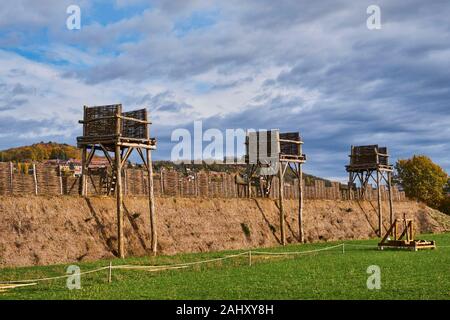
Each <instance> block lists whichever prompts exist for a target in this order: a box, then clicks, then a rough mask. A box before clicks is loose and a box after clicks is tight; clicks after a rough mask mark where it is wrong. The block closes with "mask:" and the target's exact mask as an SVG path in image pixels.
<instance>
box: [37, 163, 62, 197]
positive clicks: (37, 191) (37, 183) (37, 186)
mask: <svg viewBox="0 0 450 320" xmlns="http://www.w3.org/2000/svg"><path fill="white" fill-rule="evenodd" d="M58 168H59V166H58ZM60 170H61V169H60ZM33 182H34V195H35V196H37V195H38V182H37V174H36V164H35V163H33Z"/></svg>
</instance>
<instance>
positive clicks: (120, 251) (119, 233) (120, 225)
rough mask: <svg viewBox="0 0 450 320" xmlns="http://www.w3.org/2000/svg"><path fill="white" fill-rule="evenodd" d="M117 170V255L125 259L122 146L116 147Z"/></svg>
mask: <svg viewBox="0 0 450 320" xmlns="http://www.w3.org/2000/svg"><path fill="white" fill-rule="evenodd" d="M115 160H116V165H115V168H114V169H115V170H116V201H117V240H118V250H117V253H118V255H119V257H120V258H124V257H125V252H124V237H123V210H122V209H123V208H122V201H123V199H122V165H121V156H120V146H118V145H116V150H115Z"/></svg>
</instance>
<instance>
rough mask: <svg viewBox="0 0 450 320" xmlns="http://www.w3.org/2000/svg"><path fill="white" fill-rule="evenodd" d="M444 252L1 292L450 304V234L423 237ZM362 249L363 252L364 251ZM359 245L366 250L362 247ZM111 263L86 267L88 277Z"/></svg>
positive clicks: (242, 266) (259, 259)
mask: <svg viewBox="0 0 450 320" xmlns="http://www.w3.org/2000/svg"><path fill="white" fill-rule="evenodd" d="M421 238H425V239H427V240H436V241H437V245H438V249H437V250H425V251H420V252H410V251H393V250H384V251H378V250H377V249H376V248H375V244H376V242H377V241H376V240H367V241H348V242H346V245H345V253H343V252H342V247H337V248H334V249H330V250H327V251H320V252H316V253H308V254H302V255H296V256H291V255H287V256H281V257H280V256H257V255H255V254H253V255H252V265H251V266H250V265H249V257H248V255H245V256H240V257H236V258H233V259H229V260H224V261H215V262H210V263H207V264H203V265H200V266H199V265H194V266H190V267H188V268H183V269H177V270H165V271H158V272H150V271H148V270H120V269H114V270H113V273H112V283H108V281H107V279H108V270H102V271H100V272H97V273H91V274H86V275H82V276H81V289H79V290H68V289H67V287H66V279H58V280H51V281H45V282H40V283H39V284H38V285H35V286H31V287H23V288H16V289H11V290H8V291H6V292H3V293H0V299H450V234H448V233H447V234H440V235H425V236H421ZM336 244H339V243H318V244H305V245H290V246H286V247H284V248H281V247H278V248H271V249H257V250H259V251H270V252H289V251H305V250H314V249H320V248H325V247H330V246H333V245H336ZM357 245H358V246H357ZM359 245H360V246H359ZM239 252H242V251H228V252H218V253H203V254H183V255H177V256H158V257H142V258H128V259H125V260H118V259H117V260H114V261H113V265H119V264H135V265H145V264H147V265H148V264H151V265H163V264H174V263H185V262H193V261H200V260H205V259H212V258H217V257H223V256H225V255H227V254H235V253H239ZM107 265H109V261H97V262H93V263H80V264H78V266H79V267H80V268H81V272H84V271H89V270H92V269H95V268H98V267H103V266H107ZM370 265H378V266H379V267H380V268H381V289H380V290H368V289H367V286H366V281H367V278H368V277H369V274H367V273H366V270H367V268H368V267H369V266H370ZM66 268H67V265H55V266H45V267H29V268H5V269H0V281H5V280H17V279H34V278H40V277H50V276H59V275H64V274H65V272H66Z"/></svg>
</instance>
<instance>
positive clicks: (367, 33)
mask: <svg viewBox="0 0 450 320" xmlns="http://www.w3.org/2000/svg"><path fill="white" fill-rule="evenodd" d="M372 4H375V5H378V6H379V7H380V8H381V23H382V25H381V29H379V30H369V29H368V28H367V25H366V20H367V18H368V17H369V14H367V12H366V10H367V7H368V6H369V5H372ZM69 5H78V6H79V7H80V8H81V29H80V30H69V29H68V28H67V27H66V20H67V18H68V17H69V14H67V13H66V10H67V7H68V6H69ZM449 17H450V3H449V2H448V1H447V0H444V1H439V0H434V1H430V2H427V1H422V0H420V1H419V0H417V1H416V0H411V1H392V0H390V1H375V0H370V1H365V0H362V1H300V0H292V1H283V0H281V1H270V0H254V1H252V0H245V1H243V0H239V1H235V0H227V1H195V0H192V1H189V0H171V1H162V0H161V1H160V0H155V1H144V0H142V1H141V0H131V1H130V0H128V1H125V0H116V1H103V0H102V1H84V0H83V1H76V0H70V1H64V0H41V1H31V0H30V1H20V0H19V1H7V2H2V4H1V6H0V149H5V148H9V147H14V146H20V145H23V144H30V143H34V142H39V141H42V140H43V141H48V140H52V141H59V142H66V143H71V144H75V137H76V136H77V135H79V134H80V125H79V124H78V123H77V120H79V119H81V116H82V106H83V105H101V104H112V103H122V104H123V106H124V109H125V110H131V109H134V108H137V107H147V108H148V109H149V110H150V113H151V118H152V120H153V122H154V125H153V126H152V135H154V136H156V137H157V139H158V141H159V146H158V151H157V152H155V154H154V157H155V158H157V159H168V158H169V157H170V150H171V148H172V147H173V146H174V144H175V143H174V142H171V141H170V137H171V133H172V131H173V130H174V129H175V128H186V129H189V130H192V128H193V121H194V120H202V121H203V127H204V128H205V129H206V128H218V129H220V130H225V129H226V128H230V129H232V128H243V129H246V128H255V129H262V128H267V129H271V128H279V129H281V130H284V131H287V130H293V131H300V132H301V135H302V136H303V139H304V141H305V147H304V149H305V153H307V155H308V159H309V161H308V163H307V165H306V166H305V170H306V171H307V172H309V173H312V174H315V175H319V176H324V177H328V178H340V179H341V178H343V177H345V170H344V165H345V163H346V162H347V161H348V157H347V155H348V152H349V148H350V145H352V144H353V145H358V144H380V145H387V146H388V147H389V148H390V152H391V154H392V155H393V157H394V159H397V158H405V157H410V156H412V155H413V154H426V155H429V156H431V157H432V158H433V160H434V161H435V162H437V163H439V164H440V165H442V166H443V167H445V168H446V170H447V171H450V157H449V153H450V143H449V140H450V72H449V70H450V23H449V21H450V20H449Z"/></svg>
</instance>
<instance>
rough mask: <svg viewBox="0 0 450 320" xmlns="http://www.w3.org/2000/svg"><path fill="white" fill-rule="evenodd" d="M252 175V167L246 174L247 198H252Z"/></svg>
mask: <svg viewBox="0 0 450 320" xmlns="http://www.w3.org/2000/svg"><path fill="white" fill-rule="evenodd" d="M252 175H253V166H252V167H251V169H250V171H249V172H248V176H247V197H248V198H251V197H252Z"/></svg>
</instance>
